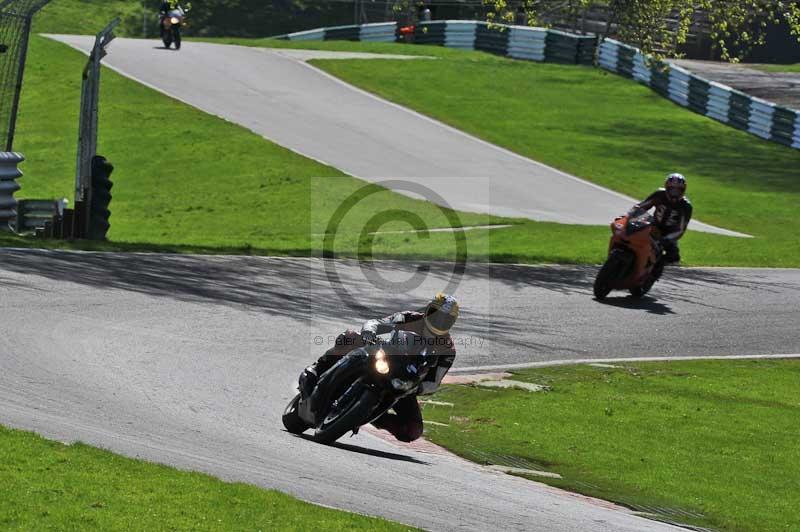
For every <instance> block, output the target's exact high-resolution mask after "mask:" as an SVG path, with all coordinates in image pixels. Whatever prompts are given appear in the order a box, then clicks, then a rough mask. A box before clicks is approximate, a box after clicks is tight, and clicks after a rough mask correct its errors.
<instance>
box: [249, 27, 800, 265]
mask: <svg viewBox="0 0 800 532" xmlns="http://www.w3.org/2000/svg"><path fill="white" fill-rule="evenodd" d="M236 42H238V43H240V44H247V43H248V41H247V40H241V39H240V40H237V41H236ZM278 42H280V44H277V46H279V47H297V48H322V49H343V50H365V51H374V52H393V53H414V54H425V55H434V56H438V57H442V58H446V60H442V61H413V62H407V61H389V60H387V61H380V62H377V61H370V60H348V61H343V60H315V61H313V63H314V64H315V65H317V66H319V67H321V68H323V69H324V70H325V71H327V72H329V73H331V74H333V75H335V76H337V77H339V78H341V79H343V80H345V81H347V82H350V83H352V84H354V85H357V86H359V87H361V88H363V89H366V90H368V91H370V92H374V93H376V94H379V95H380V96H383V97H385V98H387V99H389V100H392V101H395V102H397V103H400V104H402V105H406V106H408V107H411V108H413V109H416V110H418V111H420V112H423V113H425V114H427V115H429V116H432V117H434V118H437V119H440V120H442V121H443V122H446V123H448V124H450V125H453V126H455V127H457V128H459V129H462V130H464V131H467V132H469V133H472V134H474V135H476V136H478V137H481V138H483V139H485V140H488V141H490V142H493V143H495V144H498V145H501V146H504V147H506V148H509V149H511V150H513V151H515V152H517V153H520V154H522V155H525V156H528V157H531V158H532V159H535V160H539V161H541V162H544V163H546V164H549V165H552V166H555V167H556V168H559V169H561V170H564V171H567V172H569V173H572V174H574V175H577V176H579V177H582V178H585V179H587V180H590V181H593V182H595V183H598V184H600V185H602V186H606V187H609V188H611V189H614V190H617V191H620V192H623V193H625V194H629V195H632V196H634V197H640V198H641V197H645V196H646V195H647V194H649V193H650V192H652V191H653V190H654V189H655V188H657V187H658V186H659V185H661V183H662V182H663V178H664V175H666V174H667V173H669V172H673V171H680V172H682V173H684V174H686V176H687V177H688V179H689V196H690V198H691V199H692V201H693V203H694V206H695V216H696V217H697V218H698V219H700V220H702V221H704V222H707V223H711V224H714V225H718V226H722V227H726V228H729V229H734V230H737V231H741V232H744V233H748V234H752V235H755V236H756V237H757V238H755V239H753V240H749V241H742V240H735V239H720V238H718V237H713V236H709V235H699V234H697V235H690V236H689V237H687V238H686V239H685V240H684V242H685V244H686V245H685V246H684V247H685V249H686V253H685V254H684V255H685V258H686V261H687V262H688V263H691V264H698V265H700V264H702V265H715V264H716V265H724V264H726V265H733V264H738V265H762V266H767V265H772V266H798V265H800V238H798V236H797V234H796V231H794V229H793V227H794V219H795V215H796V211H797V205H798V204H800V179H798V178H799V177H800V172H798V168H800V151H798V150H793V149H790V148H786V147H783V146H780V145H777V144H774V143H771V142H767V141H763V140H761V139H758V138H756V137H754V136H752V135H749V134H747V133H744V132H741V131H737V130H734V129H732V128H729V127H727V126H725V125H723V124H720V123H718V122H715V121H714V120H711V119H708V118H705V117H703V116H700V115H698V114H695V113H692V112H690V111H688V110H686V109H683V108H681V107H679V106H677V105H675V104H673V103H671V102H669V101H668V100H666V99H664V98H662V97H661V96H659V95H657V94H656V93H655V92H653V91H651V90H650V89H648V88H646V87H644V86H642V85H639V84H637V83H634V82H632V81H630V80H626V79H623V78H621V77H619V76H616V75H612V74H608V73H606V72H604V71H601V70H598V69H595V68H589V67H578V66H564V65H552V64H538V63H532V62H525V61H513V60H509V59H504V58H500V57H496V56H492V55H489V54H484V53H477V52H463V51H455V50H444V49H443V48H440V47H431V46H408V45H402V44H373V43H334V42H321V43H320V42H317V43H306V42H289V41H270V40H256V41H250V44H251V45H253V46H276V43H278ZM442 94H447V98H443V97H441V95H442Z"/></svg>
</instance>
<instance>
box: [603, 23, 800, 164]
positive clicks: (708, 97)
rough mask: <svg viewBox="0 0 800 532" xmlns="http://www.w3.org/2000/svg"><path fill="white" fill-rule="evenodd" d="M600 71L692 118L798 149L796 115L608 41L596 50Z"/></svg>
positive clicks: (799, 136)
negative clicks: (631, 83) (640, 87)
mask: <svg viewBox="0 0 800 532" xmlns="http://www.w3.org/2000/svg"><path fill="white" fill-rule="evenodd" d="M597 62H598V64H599V66H600V68H603V69H605V70H609V71H611V72H615V73H617V74H620V75H623V76H625V77H628V78H632V79H635V80H636V81H638V82H639V83H642V84H644V85H647V86H648V87H650V88H652V89H653V90H654V91H656V92H658V93H659V94H661V95H662V96H664V97H666V98H669V99H670V100H672V101H673V102H675V103H677V104H678V105H681V106H683V107H688V108H689V109H691V110H692V111H694V112H696V113H700V114H702V115H705V116H708V117H710V118H713V119H714V120H718V121H720V122H723V123H725V124H728V125H729V126H732V127H735V128H737V129H741V130H743V131H747V132H749V133H752V134H753V135H756V136H758V137H761V138H763V139H766V140H771V141H773V142H778V143H780V144H783V145H784V146H791V147H793V148H797V149H800V111H797V110H794V109H789V108H787V107H780V106H778V105H775V104H774V103H771V102H767V101H764V100H762V99H760V98H756V97H754V96H749V95H747V94H744V93H743V92H740V91H737V90H735V89H732V88H731V87H728V86H726V85H722V84H721V83H717V82H714V81H709V80H707V79H704V78H701V77H699V76H696V75H694V74H692V73H691V72H688V71H686V70H684V69H683V68H681V67H679V66H675V65H669V64H666V63H662V62H658V61H654V60H650V59H649V58H648V57H646V56H645V55H643V54H642V53H641V52H640V51H639V50H638V49H636V48H634V47H632V46H628V45H626V44H622V43H620V42H617V41H615V40H613V39H606V40H605V41H603V42H602V43H601V44H600V47H599V55H598V61H597Z"/></svg>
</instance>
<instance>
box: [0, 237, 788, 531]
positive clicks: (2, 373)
mask: <svg viewBox="0 0 800 532" xmlns="http://www.w3.org/2000/svg"><path fill="white" fill-rule="evenodd" d="M334 267H335V268H336V273H337V275H338V277H339V279H341V281H342V283H343V285H344V286H347V287H348V289H349V290H351V293H355V294H363V296H361V297H359V298H358V302H359V303H361V304H363V305H364V306H365V307H367V309H366V310H363V309H362V310H355V309H348V307H347V306H346V305H344V304H343V303H342V302H341V301H342V300H341V297H342V293H341V292H340V291H339V289H337V288H335V285H331V284H330V282H329V273H330V268H334ZM376 267H377V269H378V270H379V271H380V273H381V274H382V275H383V276H384V277H385V278H387V279H389V280H396V281H399V280H401V279H405V278H408V277H409V276H410V275H411V274H413V273H414V272H415V269H416V267H415V266H414V265H410V264H403V263H395V262H385V263H379V264H377V266H376ZM326 268H327V269H326ZM594 272H595V269H594V268H591V267H526V266H488V265H472V264H468V265H467V270H466V272H465V274H464V276H463V278H461V279H460V282H459V283H458V286H457V288H456V290H455V293H456V294H457V295H458V296H459V297H460V299H461V300H462V303H463V307H464V312H463V315H462V318H461V319H460V321H459V323H458V325H457V327H456V329H455V330H454V332H455V334H456V341H457V343H458V345H459V347H458V349H459V357H458V359H457V365H458V366H459V367H465V366H486V365H495V364H504V363H520V362H537V361H545V360H563V359H585V358H595V357H597V358H605V357H615V356H668V355H677V354H680V355H695V356H703V355H751V354H763V353H798V352H800V338H798V334H797V331H796V325H797V323H798V322H800V271H797V270H755V271H753V270H735V269H672V270H668V271H667V273H666V274H665V277H666V279H665V280H664V282H662V283H659V284H658V285H657V286H656V287H655V289H654V292H653V296H654V297H652V298H650V297H648V298H646V299H644V300H642V301H639V302H637V301H632V300H630V299H629V298H626V297H618V298H611V299H610V300H609V302H608V303H599V302H596V301H594V300H592V299H591V297H590V293H591V280H592V276H593V275H594ZM423 273H424V274H425V276H424V277H425V278H424V282H423V283H422V284H421V285H420V286H419V287H418V288H416V289H415V290H413V291H411V292H410V293H408V294H404V295H401V296H399V295H391V294H386V293H382V292H381V291H380V290H378V289H376V288H375V287H374V286H372V285H371V284H370V282H369V281H368V280H367V279H366V278H365V277H364V275H363V273H362V270H361V269H360V268H359V266H358V265H357V264H356V263H351V262H347V261H337V262H335V263H334V262H332V261H322V260H317V259H277V258H256V257H203V256H180V255H155V254H152V255H150V254H111V253H109V254H102V253H82V252H63V251H36V250H9V249H6V250H0V309H2V312H3V318H2V320H0V324H1V325H0V365H1V366H0V423H1V424H4V425H9V426H13V427H19V428H25V429H32V430H36V431H38V432H40V433H42V434H44V435H45V436H48V437H52V438H58V439H62V440H65V441H72V440H76V439H79V440H82V441H85V442H87V443H90V444H94V445H98V446H101V447H105V448H109V449H112V450H114V451H117V452H121V453H124V454H127V455H131V456H139V457H144V458H147V459H151V460H157V461H160V462H165V463H170V464H174V465H176V466H179V467H183V468H191V469H196V470H202V471H207V472H209V473H212V474H215V475H217V476H220V477H222V478H225V479H236V480H242V481H247V482H251V483H254V484H258V485H261V486H264V487H269V488H276V489H279V490H282V491H286V492H289V493H292V494H295V495H297V496H299V497H301V498H303V499H305V500H309V501H313V502H318V503H322V504H326V505H331V506H335V507H338V508H344V509H348V510H353V511H357V512H362V513H367V514H371V515H381V516H384V517H387V518H390V519H395V520H399V521H402V522H405V523H408V524H412V525H417V526H420V527H425V528H428V529H435V530H495V529H504V530H515V529H516V530H541V531H548V532H549V531H575V530H581V531H589V530H598V531H599V530H603V531H612V530H613V531H625V530H627V531H642V530H670V529H673V528H672V527H670V526H668V525H664V524H661V523H656V522H653V521H648V520H645V519H643V518H640V517H637V516H634V515H632V514H631V512H630V511H628V510H624V509H620V508H614V507H613V506H612V505H610V504H608V503H603V502H600V501H591V500H588V499H585V498H583V497H580V496H577V495H571V494H566V493H563V492H560V491H558V490H554V489H552V488H549V487H546V486H543V485H540V484H537V483H534V482H528V481H524V480H521V479H519V478H516V477H512V476H508V475H504V474H500V473H496V472H489V471H487V470H485V469H484V468H481V467H480V466H477V465H474V464H470V463H467V462H465V461H462V460H460V459H457V458H455V457H452V456H449V455H447V454H440V453H436V452H420V451H415V450H410V449H407V448H401V447H396V446H394V445H391V444H389V443H386V442H384V441H383V440H381V439H379V438H376V437H375V436H374V435H371V434H368V433H365V432H364V431H362V433H361V434H359V435H358V436H356V437H354V438H351V439H344V441H342V443H341V444H339V445H336V446H332V447H326V446H322V445H318V444H315V443H313V442H310V441H307V440H305V439H302V438H298V437H295V436H292V435H290V434H288V433H286V432H284V431H283V430H282V426H281V423H280V413H281V410H282V408H283V406H284V404H285V403H286V402H287V401H288V399H289V398H290V396H291V394H292V386H293V384H294V382H295V379H296V376H297V374H298V372H299V371H300V369H301V368H302V367H303V366H304V365H306V364H307V363H308V362H309V361H310V360H312V359H313V358H314V357H315V356H317V355H318V354H319V353H320V352H321V351H322V349H324V348H325V345H326V342H327V341H328V340H327V339H328V337H330V336H334V335H335V334H336V333H337V332H339V331H340V330H341V329H343V328H345V327H347V326H350V327H353V326H358V325H359V323H360V321H362V320H363V319H365V318H368V317H371V316H374V315H381V314H384V313H387V312H389V311H393V310H397V309H402V308H409V307H415V306H417V305H419V304H421V303H422V302H424V300H425V298H426V297H429V296H430V294H431V293H433V292H435V291H436V290H438V289H440V288H441V287H442V285H444V284H446V282H447V279H448V278H449V276H450V274H449V268H448V265H442V267H441V269H436V268H434V269H433V270H429V271H426V272H423ZM365 314H367V315H365ZM411 488H413V489H411Z"/></svg>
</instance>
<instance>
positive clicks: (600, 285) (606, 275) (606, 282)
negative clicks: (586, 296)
mask: <svg viewBox="0 0 800 532" xmlns="http://www.w3.org/2000/svg"><path fill="white" fill-rule="evenodd" d="M616 262H617V261H613V260H611V257H609V258H608V260H607V261H606V262H605V264H603V267H602V268H600V271H599V272H597V277H596V278H595V280H594V297H596V298H597V299H598V300H603V299H605V298H606V296H607V295H608V294H610V293H611V281H612V279H614V278H615V276H616V272H615V271H614V269H615V266H616Z"/></svg>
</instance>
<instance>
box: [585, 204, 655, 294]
mask: <svg viewBox="0 0 800 532" xmlns="http://www.w3.org/2000/svg"><path fill="white" fill-rule="evenodd" d="M657 233H658V229H657V228H656V227H655V226H654V225H653V217H652V216H651V215H650V214H648V213H647V212H642V211H636V210H633V211H631V212H629V213H628V214H625V215H623V216H618V217H617V218H615V219H614V221H613V222H611V242H610V243H609V246H608V259H606V262H605V264H603V267H602V268H600V271H599V272H598V274H597V278H596V279H595V281H594V296H595V297H596V298H597V299H603V298H605V297H606V296H607V295H608V294H609V293H610V292H611V291H612V290H629V291H630V293H631V295H632V296H633V297H637V298H639V297H643V296H644V295H645V294H646V293H647V292H649V291H650V289H651V288H652V287H653V284H654V283H655V282H656V281H657V280H658V278H659V277H660V276H661V272H662V271H663V269H664V262H663V255H664V251H663V249H662V248H661V245H660V244H659V243H658V240H657V236H658V235H657Z"/></svg>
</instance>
